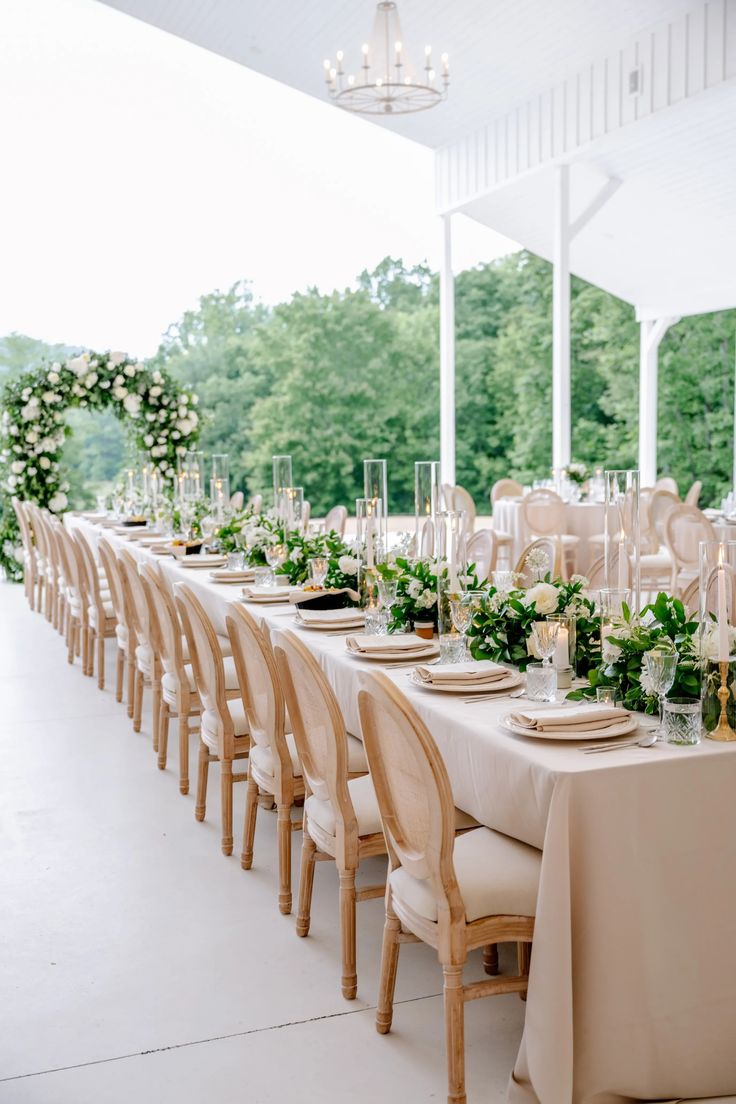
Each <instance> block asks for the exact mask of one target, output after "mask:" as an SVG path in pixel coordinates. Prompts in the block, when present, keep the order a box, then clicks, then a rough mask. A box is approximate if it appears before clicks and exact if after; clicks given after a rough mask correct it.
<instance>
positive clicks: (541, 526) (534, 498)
mask: <svg viewBox="0 0 736 1104" xmlns="http://www.w3.org/2000/svg"><path fill="white" fill-rule="evenodd" d="M521 519H522V521H523V523H524V525H525V526H526V531H527V533H528V534H529V535H530V536H536V537H560V536H562V534H563V533H564V531H565V503H564V502H563V501H562V499H561V498H560V496H559V495H558V494H557V492H556V491H552V490H549V489H548V488H546V487H538V488H536V489H535V490H533V491H529V492H528V493H527V494H525V495H524V497H523V498H522V500H521Z"/></svg>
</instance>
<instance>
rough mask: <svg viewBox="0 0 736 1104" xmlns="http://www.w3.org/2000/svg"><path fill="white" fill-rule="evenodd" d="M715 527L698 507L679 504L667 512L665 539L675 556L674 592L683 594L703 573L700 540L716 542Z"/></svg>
mask: <svg viewBox="0 0 736 1104" xmlns="http://www.w3.org/2000/svg"><path fill="white" fill-rule="evenodd" d="M715 539H716V534H715V530H714V529H713V526H712V525H711V523H710V521H709V520H708V518H707V517H706V516H705V514H704V513H703V512H702V511H701V510H699V509H698V507H697V506H686V505H685V503H684V502H683V503H680V504H678V505H676V506H674V507H673V508H672V509H671V510H670V511H669V512H668V514H667V516H666V518H665V522H664V540H665V544H666V545H667V549H668V551H669V553H670V556H671V557H672V575H671V581H670V586H671V593H672V594H674V595H676V596H678V597H679V596H680V594H682V592H683V590H684V589H685V588H686V587H687V585H688V583H690V582H691V581H693V580H694V579H697V578H698V575H699V572H700V552H699V547H698V546H699V544H700V541H714V540H715Z"/></svg>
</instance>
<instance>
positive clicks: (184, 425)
mask: <svg viewBox="0 0 736 1104" xmlns="http://www.w3.org/2000/svg"><path fill="white" fill-rule="evenodd" d="M176 428H177V429H178V430H179V432H180V433H181V435H182V436H183V437H188V436H189V434H190V433H191V432H192V429H193V428H194V427H193V426H192V423H191V422H190V421H189V418H180V419H179V421H178V422H177V423H176Z"/></svg>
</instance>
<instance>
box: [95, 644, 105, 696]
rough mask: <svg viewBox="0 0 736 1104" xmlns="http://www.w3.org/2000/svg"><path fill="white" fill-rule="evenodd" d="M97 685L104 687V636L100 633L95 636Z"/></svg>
mask: <svg viewBox="0 0 736 1104" xmlns="http://www.w3.org/2000/svg"><path fill="white" fill-rule="evenodd" d="M97 686H98V688H99V689H100V690H104V689H105V638H104V636H103V635H102V633H100V634H99V636H98V637H97Z"/></svg>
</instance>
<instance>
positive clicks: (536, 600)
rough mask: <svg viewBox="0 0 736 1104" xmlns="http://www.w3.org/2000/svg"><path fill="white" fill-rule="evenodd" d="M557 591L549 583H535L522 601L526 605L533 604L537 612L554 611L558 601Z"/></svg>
mask: <svg viewBox="0 0 736 1104" xmlns="http://www.w3.org/2000/svg"><path fill="white" fill-rule="evenodd" d="M559 597H560V595H559V591H558V590H557V587H556V586H552V584H551V583H537V584H536V585H535V586H533V587H530V588H529V590H527V592H526V594H525V595H524V597H523V599H522V601H523V602H524V605H526V606H534V608H535V609H536V611H537V613H541V614H547V613H554V612H555V610H556V609H557V605H558V602H559Z"/></svg>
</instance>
